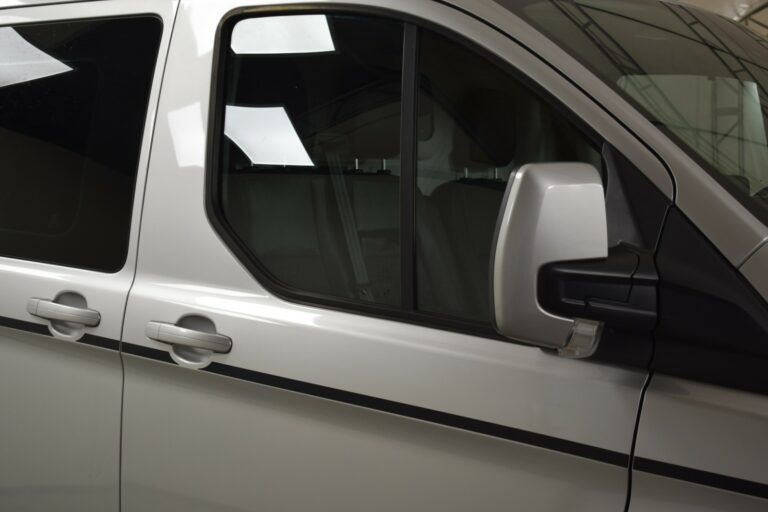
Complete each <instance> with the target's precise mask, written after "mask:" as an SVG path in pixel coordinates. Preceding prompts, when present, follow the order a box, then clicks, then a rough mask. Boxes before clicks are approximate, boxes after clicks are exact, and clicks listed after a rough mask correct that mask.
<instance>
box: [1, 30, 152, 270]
mask: <svg viewBox="0 0 768 512" xmlns="http://www.w3.org/2000/svg"><path fill="white" fill-rule="evenodd" d="M161 33H162V22H161V21H160V20H159V19H157V18H155V17H148V16H147V17H131V18H115V19H100V20H88V21H71V22H69V21H68V22H55V23H41V24H28V25H19V26H6V27H0V155H2V156H0V255H2V256H7V257H11V258H19V259H25V260H36V261H41V262H46V263H54V264H59V265H65V266H72V267H80V268H86V269H92V270H97V271H104V272H115V271H118V270H119V269H120V268H122V266H123V264H124V262H125V258H126V253H127V248H128V237H129V231H130V223H131V209H132V204H133V194H134V188H135V182H136V173H137V167H138V161H139V153H140V149H141V139H142V134H143V130H144V125H145V122H146V114H147V103H148V99H149V91H150V88H151V85H152V76H153V71H154V67H155V61H156V58H157V52H158V47H159V43H160V37H161Z"/></svg>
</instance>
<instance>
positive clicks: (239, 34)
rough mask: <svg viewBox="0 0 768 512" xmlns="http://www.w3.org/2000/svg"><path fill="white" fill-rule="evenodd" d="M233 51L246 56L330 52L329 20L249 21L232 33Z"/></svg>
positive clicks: (317, 16) (272, 18)
mask: <svg viewBox="0 0 768 512" xmlns="http://www.w3.org/2000/svg"><path fill="white" fill-rule="evenodd" d="M230 47H231V48H232V51H233V52H235V53H236V54H241V55H242V54H249V55H285V54H289V53H319V52H332V51H334V50H335V49H336V48H335V47H334V45H333V38H332V37H331V29H330V28H329V27H328V18H326V17H325V16H324V15H322V14H307V15H297V16H268V17H264V18H250V19H247V20H243V21H241V22H239V23H238V24H237V25H235V28H234V29H233V30H232V41H231V43H230Z"/></svg>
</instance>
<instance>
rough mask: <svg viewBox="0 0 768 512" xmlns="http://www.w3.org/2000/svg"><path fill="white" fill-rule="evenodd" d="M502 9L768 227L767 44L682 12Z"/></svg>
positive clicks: (619, 5)
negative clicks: (580, 66)
mask: <svg viewBox="0 0 768 512" xmlns="http://www.w3.org/2000/svg"><path fill="white" fill-rule="evenodd" d="M496 1H497V2H498V3H499V4H501V5H503V6H504V7H506V8H507V9H509V10H511V11H513V12H514V13H515V14H517V15H518V16H520V17H522V18H523V19H525V20H526V21H527V22H529V23H530V24H532V25H533V26H535V27H536V28H537V29H539V30H540V31H542V32H543V33H544V34H546V35H547V36H548V37H550V38H551V39H553V40H554V41H555V42H557V43H558V44H559V45H560V46H561V47H562V48H563V49H564V50H566V51H567V52H569V53H570V54H571V55H573V56H574V57H575V58H577V59H578V60H580V61H581V62H582V63H584V64H585V65H586V66H587V67H588V68H590V70H591V71H592V72H594V73H595V74H596V75H597V76H599V77H601V78H602V79H603V80H605V81H606V82H608V84H609V85H611V86H612V87H613V88H614V89H616V90H617V91H619V92H620V93H621V94H622V95H624V97H626V98H628V99H629V100H630V101H631V102H633V103H634V104H635V105H636V106H638V107H639V110H640V111H641V112H643V113H644V114H645V115H646V116H647V117H648V118H649V119H650V120H651V122H653V123H655V124H656V125H657V126H659V127H660V128H662V129H663V130H664V131H665V132H666V133H667V134H668V135H669V136H670V137H671V138H672V139H673V140H675V141H676V142H677V143H678V144H679V145H680V146H681V147H682V148H683V149H685V150H686V151H687V152H688V153H689V154H691V156H693V157H694V158H695V159H696V160H697V161H698V162H699V163H700V164H701V165H702V167H704V168H705V169H707V170H708V171H709V172H710V173H711V174H712V175H713V176H714V177H715V178H716V179H718V181H720V182H721V184H722V185H723V186H724V187H725V188H726V189H727V190H728V191H729V192H731V193H732V194H733V195H734V196H735V197H736V198H737V199H739V200H740V201H741V202H742V203H743V204H744V205H745V206H747V208H749V209H750V211H752V212H753V213H754V214H755V215H756V216H757V217H758V218H760V219H761V220H762V221H763V222H764V223H766V224H768V135H767V130H766V127H767V126H768V40H766V39H763V38H761V37H760V36H758V35H757V34H755V33H753V32H751V31H749V30H748V29H746V28H744V27H743V26H741V25H738V24H737V23H735V22H731V21H729V20H727V19H725V18H722V17H720V16H717V15H715V14H711V13H707V12H704V11H701V10H698V9H695V8H692V7H688V6H686V5H682V4H675V3H664V2H658V1H638V0H496Z"/></svg>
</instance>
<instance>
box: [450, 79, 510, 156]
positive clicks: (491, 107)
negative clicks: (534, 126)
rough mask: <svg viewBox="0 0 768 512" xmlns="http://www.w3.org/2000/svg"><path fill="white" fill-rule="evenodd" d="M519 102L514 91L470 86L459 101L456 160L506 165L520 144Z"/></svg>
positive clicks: (456, 120)
mask: <svg viewBox="0 0 768 512" xmlns="http://www.w3.org/2000/svg"><path fill="white" fill-rule="evenodd" d="M515 114H516V105H515V97H514V94H512V92H511V91H503V90H498V89H485V88H483V89H469V90H467V91H465V92H464V94H463V95H462V96H461V98H460V99H459V101H458V102H457V104H456V110H455V112H454V119H455V122H456V128H457V133H456V136H455V137H454V154H453V160H454V163H455V164H456V165H458V166H468V165H471V164H482V165H488V166H493V167H503V166H506V165H508V164H509V163H510V162H512V160H513V158H514V157H515V148H516V142H517V141H516V133H517V126H516V115H515Z"/></svg>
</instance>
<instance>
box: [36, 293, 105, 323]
mask: <svg viewBox="0 0 768 512" xmlns="http://www.w3.org/2000/svg"><path fill="white" fill-rule="evenodd" d="M27 312H28V313H29V314H31V315H34V316H37V317H40V318H45V319H46V320H58V321H60V322H72V323H73V324H81V325H85V326H88V327H95V326H97V325H99V322H101V314H100V313H99V312H98V311H95V310H93V309H87V308H78V307H74V306H67V305H65V304H59V303H58V302H53V301H52V300H46V299H35V298H32V299H29V300H28V301H27Z"/></svg>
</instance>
